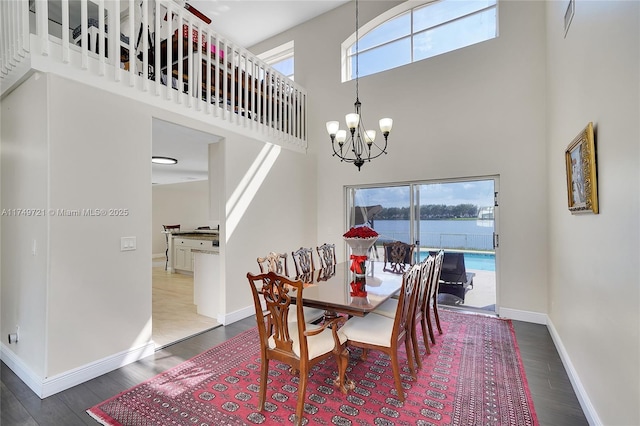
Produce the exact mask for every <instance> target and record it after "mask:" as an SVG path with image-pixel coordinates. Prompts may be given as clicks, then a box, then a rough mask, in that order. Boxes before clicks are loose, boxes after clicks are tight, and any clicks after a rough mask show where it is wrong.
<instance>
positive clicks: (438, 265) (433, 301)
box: [425, 250, 444, 344]
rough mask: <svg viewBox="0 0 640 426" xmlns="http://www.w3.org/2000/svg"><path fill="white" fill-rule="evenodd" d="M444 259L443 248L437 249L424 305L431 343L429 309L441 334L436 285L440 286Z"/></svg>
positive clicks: (431, 333) (432, 338)
mask: <svg viewBox="0 0 640 426" xmlns="http://www.w3.org/2000/svg"><path fill="white" fill-rule="evenodd" d="M443 260H444V250H440V251H438V253H437V254H436V257H435V259H434V262H433V274H432V275H431V285H430V289H429V290H430V294H429V297H428V306H426V312H425V313H426V315H427V325H428V327H429V336H430V337H431V343H432V344H435V343H436V336H435V333H434V332H433V324H432V322H431V311H432V310H433V317H434V318H435V320H436V327H437V328H438V333H439V334H442V326H440V314H439V313H438V287H439V286H440V273H441V272H442V262H443Z"/></svg>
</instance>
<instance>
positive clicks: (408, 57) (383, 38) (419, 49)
mask: <svg viewBox="0 0 640 426" xmlns="http://www.w3.org/2000/svg"><path fill="white" fill-rule="evenodd" d="M496 2H497V0H439V1H430V2H428V3H426V4H422V5H420V6H416V7H413V8H412V7H411V6H414V5H415V2H405V3H403V4H401V5H399V6H397V7H395V8H393V9H391V10H389V11H387V12H385V13H383V14H382V15H380V16H378V17H377V18H375V19H373V20H372V21H370V22H368V23H367V24H365V25H363V26H362V28H361V29H360V30H359V33H360V40H359V41H358V43H357V44H358V50H359V52H357V53H358V56H357V58H358V68H359V69H358V74H359V75H360V76H365V75H371V74H375V73H378V72H381V71H385V70H388V69H391V68H395V67H399V66H401V65H405V64H409V63H411V62H415V61H420V60H422V59H426V58H430V57H432V56H436V55H440V54H441V53H446V52H451V51H452V50H456V49H460V48H463V47H466V46H470V45H472V44H476V43H480V42H482V41H485V40H489V39H492V38H495V37H496V36H497V32H498V30H497V28H498V25H497V10H496V8H497V3H496ZM355 37H356V36H355V34H353V35H352V36H351V37H350V38H349V39H348V40H346V41H345V42H344V43H343V44H342V51H343V55H344V56H346V58H347V60H346V61H344V64H346V67H345V69H344V70H343V75H342V81H348V80H352V79H354V78H355V77H356V39H355Z"/></svg>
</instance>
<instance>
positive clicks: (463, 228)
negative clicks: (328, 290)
mask: <svg viewBox="0 0 640 426" xmlns="http://www.w3.org/2000/svg"><path fill="white" fill-rule="evenodd" d="M498 191H499V176H487V177H477V178H460V179H442V180H433V181H414V182H406V183H395V184H394V183H390V184H384V185H375V184H373V185H356V186H346V187H345V196H346V199H345V201H346V203H345V205H346V211H345V214H346V229H349V228H350V227H352V226H361V225H366V226H369V227H370V228H372V229H374V230H375V231H376V232H377V233H378V240H377V241H376V243H375V244H374V247H373V251H372V252H371V254H370V258H371V259H373V260H378V261H381V260H384V243H388V242H392V241H402V242H405V243H409V244H415V246H416V248H415V251H414V254H415V256H416V258H415V259H414V260H416V261H422V260H423V259H425V258H426V257H427V256H429V254H430V253H432V252H434V251H438V250H440V249H443V250H444V251H445V253H446V254H445V259H444V264H443V269H442V276H441V280H440V284H439V286H440V287H439V289H438V292H439V293H440V294H439V295H438V303H439V304H445V305H449V306H459V307H463V308H465V309H469V308H471V309H477V310H481V311H490V312H497V310H496V286H497V280H496V278H497V276H496V261H497V256H498V254H499V248H498V247H497V245H495V243H496V242H497V241H498V238H497V236H498V222H499V220H498V214H499V211H498V209H499V207H497V205H498V203H497V202H496V200H497V196H498V195H497V194H498ZM345 253H347V254H349V251H348V250H347V251H346V252H345ZM449 253H450V254H449ZM448 259H449V260H448ZM462 259H464V262H462ZM453 260H457V261H458V262H455V263H453V262H452V261H453ZM450 262H451V263H450ZM463 264H464V267H462V266H461V265H463ZM457 266H460V268H458V267H457ZM372 267H374V265H372ZM461 270H464V274H465V275H462V274H460V275H457V276H456V275H455V274H456V273H458V272H461ZM445 273H446V275H445ZM471 274H472V275H471ZM445 276H446V277H447V278H444V277H445ZM461 276H464V277H465V278H472V280H471V282H469V281H467V282H469V285H468V286H467V285H466V284H460V281H459V278H458V277H461ZM462 282H464V281H462Z"/></svg>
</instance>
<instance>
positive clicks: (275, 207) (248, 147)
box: [221, 137, 317, 319]
mask: <svg viewBox="0 0 640 426" xmlns="http://www.w3.org/2000/svg"><path fill="white" fill-rule="evenodd" d="M222 151H223V153H224V158H225V176H224V180H223V181H224V185H225V190H224V193H225V194H226V198H225V200H226V203H224V204H225V205H223V206H221V209H224V212H225V213H224V217H225V218H226V219H225V220H224V221H223V222H224V226H222V225H221V240H222V241H224V244H225V246H224V248H223V250H222V251H221V259H223V262H224V265H225V268H224V273H225V274H226V275H225V276H224V277H223V278H222V279H223V282H225V283H226V294H225V304H226V307H225V308H224V314H225V315H227V316H229V317H232V318H235V319H239V318H237V317H235V315H241V314H238V313H237V312H236V311H238V310H242V311H243V312H245V314H244V316H246V312H247V311H246V309H247V308H250V309H249V311H248V312H249V314H251V315H253V314H255V312H253V307H252V305H251V303H252V301H251V293H250V292H249V283H248V281H247V278H246V275H247V272H253V273H257V272H258V264H257V263H256V258H257V257H262V256H265V255H266V254H267V253H269V252H270V251H276V252H284V253H289V257H290V254H291V252H292V251H294V250H297V249H298V248H300V247H301V246H307V247H315V245H316V244H317V240H316V204H315V200H316V192H315V179H316V176H315V173H314V164H313V157H311V156H307V155H304V154H300V153H296V152H293V151H290V150H286V149H281V148H280V147H278V146H274V145H271V144H264V143H261V142H257V141H252V140H249V139H246V138H241V137H235V138H234V137H229V138H227V140H226V141H225V142H224V143H223V149H222ZM221 244H222V243H221ZM292 265H293V264H292ZM241 316H242V315H241Z"/></svg>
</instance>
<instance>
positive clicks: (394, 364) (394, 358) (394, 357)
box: [391, 351, 405, 402]
mask: <svg viewBox="0 0 640 426" xmlns="http://www.w3.org/2000/svg"><path fill="white" fill-rule="evenodd" d="M391 368H392V370H393V380H394V382H395V383H396V391H397V392H398V399H399V400H400V401H402V402H404V399H405V398H404V389H403V388H402V379H401V378H400V367H399V366H398V352H397V351H395V352H392V353H391Z"/></svg>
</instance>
